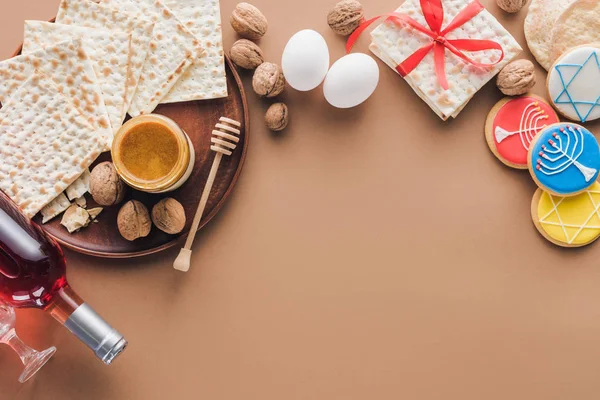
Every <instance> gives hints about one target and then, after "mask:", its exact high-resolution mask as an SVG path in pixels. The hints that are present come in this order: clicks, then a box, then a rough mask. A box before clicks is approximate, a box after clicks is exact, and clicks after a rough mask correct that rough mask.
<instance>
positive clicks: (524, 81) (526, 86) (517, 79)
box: [496, 60, 536, 96]
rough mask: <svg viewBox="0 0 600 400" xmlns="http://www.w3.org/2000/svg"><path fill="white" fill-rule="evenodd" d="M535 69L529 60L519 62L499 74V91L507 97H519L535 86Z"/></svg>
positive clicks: (514, 62)
mask: <svg viewBox="0 0 600 400" xmlns="http://www.w3.org/2000/svg"><path fill="white" fill-rule="evenodd" d="M535 82H536V80H535V67H534V66H533V63H532V62H531V61H529V60H517V61H513V62H511V63H510V64H508V65H506V66H505V67H504V68H503V69H502V71H500V73H499V74H498V80H497V81H496V84H497V85H498V89H500V91H501V92H502V93H504V94H505V95H507V96H519V95H522V94H525V93H527V92H528V91H529V90H530V89H531V88H532V87H534V86H535Z"/></svg>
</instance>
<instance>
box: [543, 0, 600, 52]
mask: <svg viewBox="0 0 600 400" xmlns="http://www.w3.org/2000/svg"><path fill="white" fill-rule="evenodd" d="M551 43H552V49H551V51H550V63H551V64H554V62H555V61H556V60H557V59H558V58H559V57H560V56H562V55H563V54H564V53H565V52H566V51H567V50H569V49H571V48H573V47H577V46H582V45H584V44H592V43H600V1H598V0H577V1H575V2H574V3H573V4H571V5H570V6H569V8H567V9H566V10H565V11H564V12H563V13H562V14H561V16H560V17H559V18H558V20H557V21H556V24H554V28H553V29H552V40H551Z"/></svg>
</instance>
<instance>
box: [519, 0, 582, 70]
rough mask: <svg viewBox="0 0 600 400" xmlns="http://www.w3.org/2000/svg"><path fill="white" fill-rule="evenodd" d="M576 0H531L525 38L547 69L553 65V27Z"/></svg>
mask: <svg viewBox="0 0 600 400" xmlns="http://www.w3.org/2000/svg"><path fill="white" fill-rule="evenodd" d="M574 1H575V0H531V4H529V10H528V11H527V17H525V39H527V46H529V50H531V54H533V56H534V57H535V59H536V60H537V62H538V63H539V64H540V65H541V66H542V67H544V69H545V70H546V71H547V70H549V69H550V67H551V66H552V62H551V61H550V50H551V48H552V27H553V26H554V24H555V23H556V20H557V19H558V17H560V15H561V14H562V13H563V11H565V10H566V9H567V7H569V6H570V5H571V4H572V3H573V2H574Z"/></svg>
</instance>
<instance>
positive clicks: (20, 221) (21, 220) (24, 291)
mask: <svg viewBox="0 0 600 400" xmlns="http://www.w3.org/2000/svg"><path fill="white" fill-rule="evenodd" d="M65 274H66V264H65V258H64V255H63V252H62V250H61V248H60V247H59V246H58V244H57V243H56V242H55V241H54V240H53V239H51V238H50V237H48V235H46V233H45V232H44V231H43V230H42V229H41V228H40V227H39V226H38V225H36V224H34V223H32V222H31V221H29V220H28V219H27V218H26V217H25V216H24V215H22V214H21V213H20V211H19V209H18V208H17V206H16V205H15V204H14V203H13V202H12V201H11V200H10V199H8V198H7V197H6V196H4V195H0V298H2V299H3V300H4V301H6V302H7V303H9V304H12V305H13V306H14V307H35V308H42V309H45V308H46V307H48V306H49V305H50V304H51V303H52V299H53V298H54V296H55V295H56V293H57V292H58V291H59V290H60V289H62V288H63V287H65V286H66V285H67V279H66V277H65Z"/></svg>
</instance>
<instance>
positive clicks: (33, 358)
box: [0, 300, 56, 383]
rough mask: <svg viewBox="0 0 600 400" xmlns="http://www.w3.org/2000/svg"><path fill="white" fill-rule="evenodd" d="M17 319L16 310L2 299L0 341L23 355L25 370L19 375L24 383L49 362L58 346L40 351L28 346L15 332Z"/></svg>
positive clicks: (0, 307) (22, 360) (0, 302)
mask: <svg viewBox="0 0 600 400" xmlns="http://www.w3.org/2000/svg"><path fill="white" fill-rule="evenodd" d="M16 320H17V317H16V315H15V310H14V309H13V308H12V307H11V306H9V305H8V304H6V303H4V302H2V301H1V300H0V343H4V344H7V345H9V346H10V347H11V348H12V349H13V350H14V351H15V352H16V353H17V354H18V355H19V357H21V362H23V365H25V370H24V371H23V373H22V374H21V376H20V377H19V382H21V383H24V382H25V381H27V380H28V379H30V378H31V377H32V376H33V375H35V373H36V372H38V371H39V369H40V368H42V367H43V366H44V364H46V362H48V360H49V359H50V358H51V357H52V356H53V355H54V353H55V352H56V347H54V346H52V347H50V348H49V349H46V350H44V351H41V352H40V351H36V350H34V349H32V348H31V347H29V346H27V345H26V344H25V343H23V342H22V341H21V339H19V337H18V336H17V333H16V332H15V322H16Z"/></svg>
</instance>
